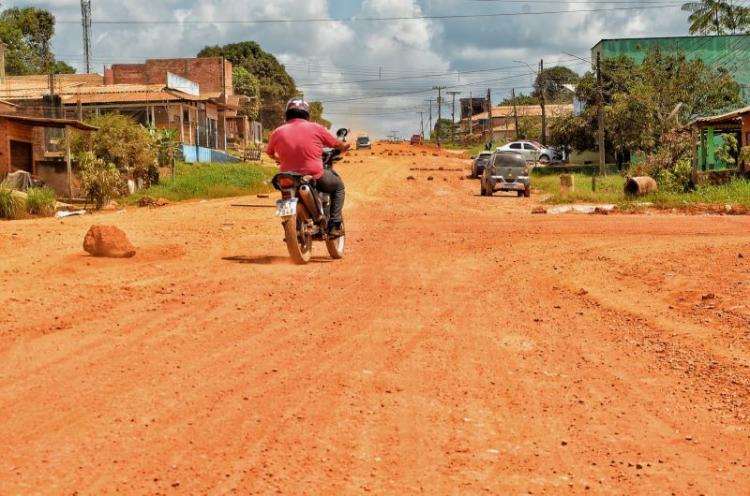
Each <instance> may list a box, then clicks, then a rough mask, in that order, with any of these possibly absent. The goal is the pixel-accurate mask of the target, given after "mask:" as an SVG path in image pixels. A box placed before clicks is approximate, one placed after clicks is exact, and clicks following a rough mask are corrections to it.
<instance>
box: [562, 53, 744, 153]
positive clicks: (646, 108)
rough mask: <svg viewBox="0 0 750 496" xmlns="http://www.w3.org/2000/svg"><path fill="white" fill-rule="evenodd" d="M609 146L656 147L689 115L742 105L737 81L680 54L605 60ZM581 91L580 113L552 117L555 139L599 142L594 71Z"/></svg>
mask: <svg viewBox="0 0 750 496" xmlns="http://www.w3.org/2000/svg"><path fill="white" fill-rule="evenodd" d="M602 82H603V84H602V86H603V91H602V93H603V95H602V96H603V103H604V115H605V140H606V144H607V148H608V149H610V150H614V151H615V152H618V153H620V154H626V153H627V152H632V151H637V150H640V151H644V152H653V151H654V150H656V149H657V148H658V147H659V145H660V144H661V142H662V137H663V136H664V134H665V132H666V131H668V130H670V129H672V128H674V127H677V126H678V125H679V124H680V123H685V122H688V121H689V120H690V119H692V118H694V117H696V116H701V115H708V114H712V113H717V112H720V111H723V110H727V109H729V108H733V107H737V106H740V105H742V100H741V99H740V96H739V95H740V88H739V85H738V84H737V83H736V82H735V81H734V80H733V79H732V77H731V75H730V74H729V73H728V72H727V71H726V70H713V69H712V68H710V67H708V66H706V65H705V64H704V63H703V62H702V61H700V60H692V61H689V60H687V59H686V57H685V56H684V55H682V54H669V55H665V54H662V53H661V52H660V51H659V50H652V51H651V52H649V53H648V54H647V56H646V58H645V60H644V62H643V64H640V65H639V64H636V63H635V62H633V61H632V60H630V59H627V58H625V57H619V58H610V59H606V60H604V61H603V62H602ZM576 93H577V96H578V98H579V99H581V101H583V102H585V103H586V105H587V107H586V109H585V110H584V112H583V114H582V115H580V116H578V117H574V118H571V117H567V116H566V117H561V118H558V119H556V120H555V121H553V123H552V125H551V136H552V138H553V140H554V142H556V143H557V144H560V145H565V146H573V147H575V148H577V149H592V148H595V145H594V144H595V143H596V132H597V129H598V125H597V103H598V98H599V96H598V90H597V83H596V78H595V76H594V74H593V73H588V74H586V75H585V76H584V77H583V78H582V79H581V81H580V82H579V84H578V87H577V90H576Z"/></svg>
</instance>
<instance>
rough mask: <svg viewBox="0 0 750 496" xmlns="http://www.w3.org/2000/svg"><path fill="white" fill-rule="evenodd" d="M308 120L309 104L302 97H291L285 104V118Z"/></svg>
mask: <svg viewBox="0 0 750 496" xmlns="http://www.w3.org/2000/svg"><path fill="white" fill-rule="evenodd" d="M292 119H305V120H310V105H308V103H307V102H306V101H305V100H303V99H302V98H292V99H291V100H289V102H288V103H287V104H286V120H287V121H290V120H292Z"/></svg>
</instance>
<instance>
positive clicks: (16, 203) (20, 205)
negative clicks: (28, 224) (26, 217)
mask: <svg viewBox="0 0 750 496" xmlns="http://www.w3.org/2000/svg"><path fill="white" fill-rule="evenodd" d="M24 206H25V205H24V201H23V198H20V197H18V196H16V195H14V194H13V190H10V189H6V188H0V218H2V219H18V218H20V217H22V216H23V214H24V210H25V209H24Z"/></svg>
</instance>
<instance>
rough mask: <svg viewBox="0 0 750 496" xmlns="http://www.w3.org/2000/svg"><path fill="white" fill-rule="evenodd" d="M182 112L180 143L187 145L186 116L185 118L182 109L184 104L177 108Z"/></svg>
mask: <svg viewBox="0 0 750 496" xmlns="http://www.w3.org/2000/svg"><path fill="white" fill-rule="evenodd" d="M177 108H178V109H179V111H180V143H182V144H183V145H184V144H185V116H184V110H183V109H182V104H179V105H178V107H177Z"/></svg>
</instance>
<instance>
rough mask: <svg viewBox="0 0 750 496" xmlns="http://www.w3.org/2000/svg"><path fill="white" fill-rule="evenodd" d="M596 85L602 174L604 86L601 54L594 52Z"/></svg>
mask: <svg viewBox="0 0 750 496" xmlns="http://www.w3.org/2000/svg"><path fill="white" fill-rule="evenodd" d="M596 85H597V86H598V90H599V91H598V93H599V98H597V100H598V105H597V109H596V113H597V121H598V124H599V136H598V141H599V175H601V176H603V175H604V172H605V168H604V166H605V164H604V163H605V161H606V160H607V155H606V150H605V149H604V88H603V87H602V56H601V53H597V54H596Z"/></svg>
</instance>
